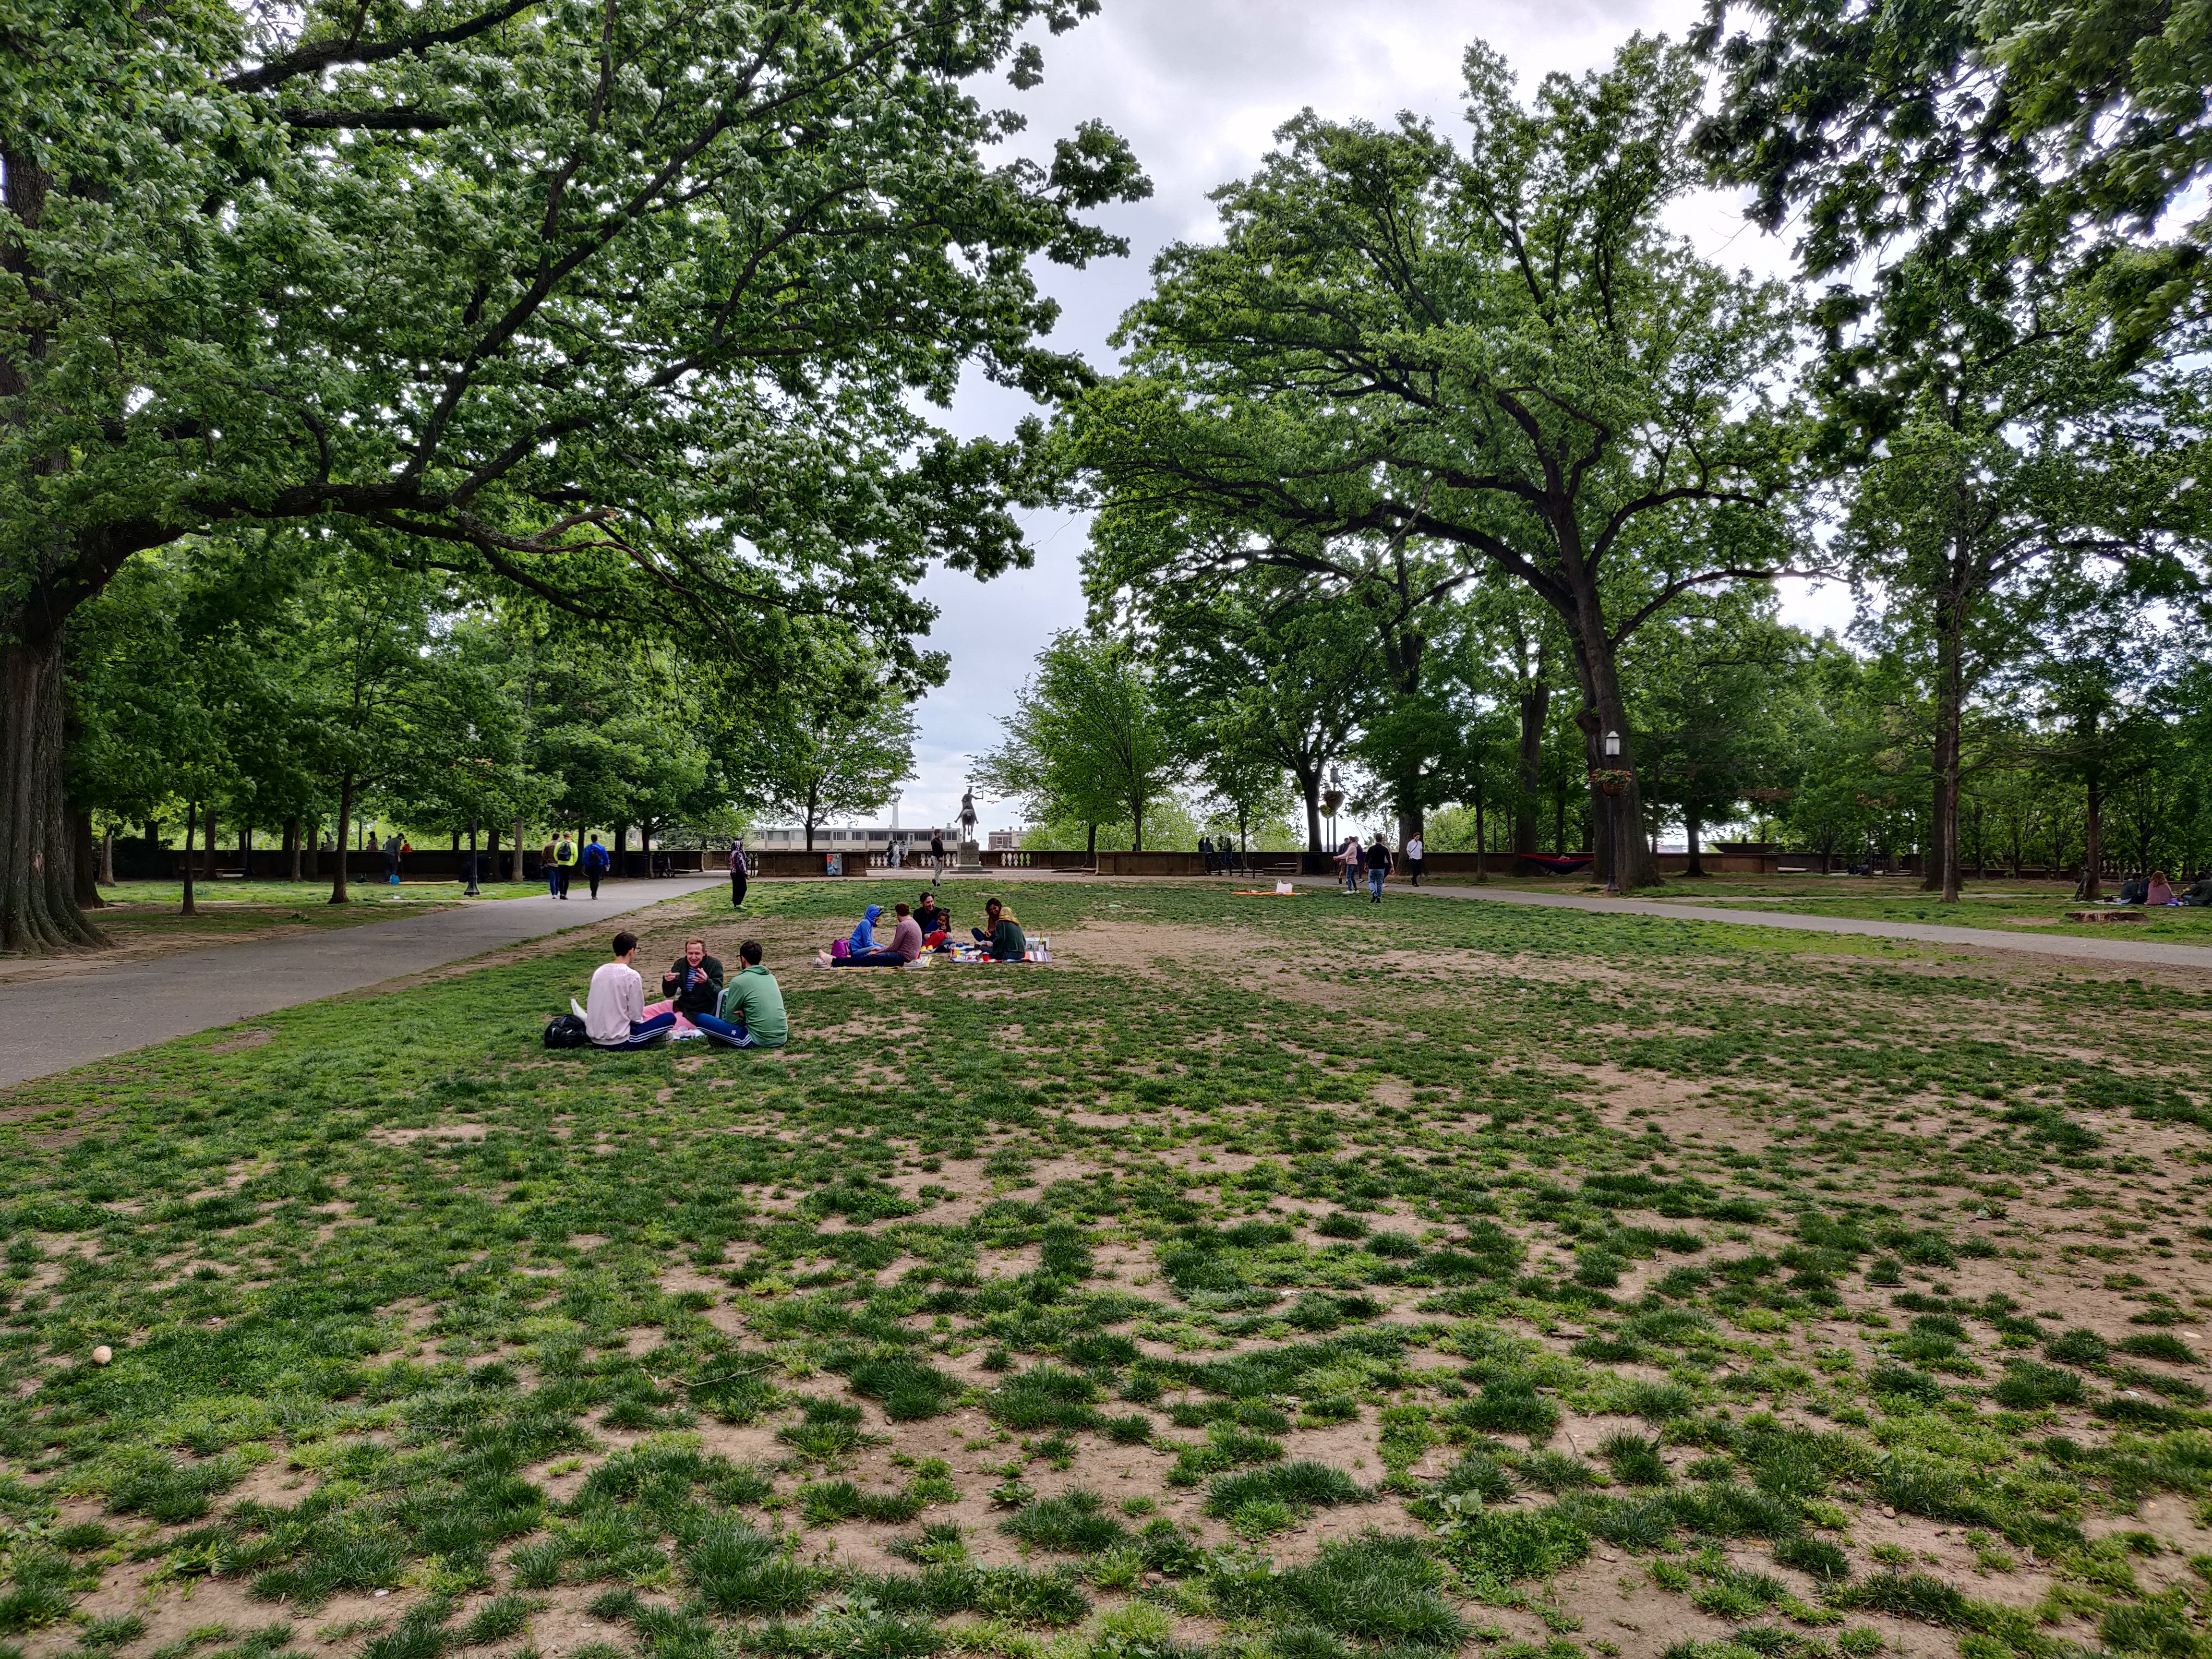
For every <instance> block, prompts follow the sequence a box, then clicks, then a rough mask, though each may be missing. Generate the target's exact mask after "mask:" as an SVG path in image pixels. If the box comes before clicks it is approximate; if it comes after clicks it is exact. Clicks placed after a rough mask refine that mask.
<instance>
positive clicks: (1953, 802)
mask: <svg viewBox="0 0 2212 1659" xmlns="http://www.w3.org/2000/svg"><path fill="white" fill-rule="evenodd" d="M1956 618H1957V611H1956V608H1955V607H1954V608H1952V610H1951V611H1949V613H1948V614H1947V615H1946V616H1945V617H1944V618H1943V623H1942V631H1941V633H1940V634H1939V635H1938V637H1937V641H1936V821H1935V823H1934V824H1933V825H1931V826H1930V827H1931V829H1933V831H1934V833H1933V834H1932V835H1931V836H1930V837H1929V840H1930V842H1931V843H1932V844H1931V847H1930V849H1929V850H1930V854H1931V859H1932V863H1933V866H1934V867H1933V868H1931V869H1929V871H1927V872H1925V878H1924V879H1923V881H1922V882H1921V886H1922V888H1923V890H1926V891H1929V892H1935V893H1940V894H1942V902H1943V903H1945V904H1956V903H1957V902H1959V744H1960V722H1961V720H1963V718H1964V714H1963V711H1962V709H1961V708H1960V703H1961V702H1962V700H1963V696H1964V691H1965V686H1964V675H1963V671H1962V665H1961V664H1960V639H1959V624H1958V621H1957V619H1956Z"/></svg>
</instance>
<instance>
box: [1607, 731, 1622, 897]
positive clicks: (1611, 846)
mask: <svg viewBox="0 0 2212 1659" xmlns="http://www.w3.org/2000/svg"><path fill="white" fill-rule="evenodd" d="M1619 761H1620V732H1607V733H1606V734H1605V763H1606V767H1607V769H1608V770H1613V769H1617V763H1618V762H1619ZM1605 834H1606V848H1605V890H1606V892H1607V894H1608V895H1610V896H1613V897H1615V898H1618V897H1619V896H1620V792H1619V791H1618V790H1617V789H1615V790H1607V792H1606V796H1605Z"/></svg>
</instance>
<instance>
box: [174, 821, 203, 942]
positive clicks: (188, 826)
mask: <svg viewBox="0 0 2212 1659" xmlns="http://www.w3.org/2000/svg"><path fill="white" fill-rule="evenodd" d="M199 821H200V804H199V803H198V802H197V801H196V800H188V801H186V802H185V902H184V908H182V909H181V910H179V912H178V913H177V914H178V915H185V916H196V915H198V914H199V905H198V902H197V894H195V893H194V891H193V890H192V884H193V866H192V855H193V854H194V853H195V852H197V848H194V847H193V845H192V835H193V832H194V831H195V830H196V829H197V828H198V827H199Z"/></svg>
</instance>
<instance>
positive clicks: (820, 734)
mask: <svg viewBox="0 0 2212 1659" xmlns="http://www.w3.org/2000/svg"><path fill="white" fill-rule="evenodd" d="M725 714H726V717H727V718H728V720H729V726H728V728H727V729H728V732H729V737H728V739H727V740H728V742H729V743H730V744H732V745H733V746H734V747H735V748H737V749H738V750H740V751H741V754H742V760H741V762H740V763H738V770H737V775H736V776H737V782H738V787H739V788H740V789H741V790H742V791H743V792H744V799H745V801H746V804H747V805H750V806H753V807H756V808H757V809H759V810H760V811H763V812H765V813H768V814H769V815H770V816H773V817H783V818H789V819H792V820H793V821H795V822H797V823H799V825H800V827H801V828H802V829H805V833H806V845H807V848H808V849H809V850H810V851H811V849H812V848H813V846H814V832H815V830H816V829H818V828H819V827H820V826H821V825H822V824H823V823H825V822H827V821H828V820H829V819H830V818H833V817H846V816H848V814H855V813H864V812H873V811H878V809H879V808H881V807H884V806H885V805H889V804H890V799H891V797H892V795H894V794H895V793H897V790H898V787H899V785H900V784H902V783H903V782H905V781H907V780H908V779H909V778H911V777H912V776H913V775H914V743H915V719H914V710H913V708H911V707H910V706H909V705H908V703H907V702H906V701H905V699H904V698H902V696H900V695H899V690H898V686H897V684H896V678H895V677H894V676H893V675H892V673H891V672H890V670H889V669H888V668H887V667H886V666H885V665H883V664H881V663H879V662H877V661H875V660H873V659H871V658H868V657H866V655H864V654H861V653H854V652H848V653H842V654H841V655H836V656H827V655H825V656H824V657H823V659H819V660H818V661H817V665H816V666H815V669H814V671H813V672H811V674H809V675H808V676H807V678H806V680H805V683H804V684H802V685H800V686H799V687H798V688H795V689H787V690H786V691H785V693H783V694H782V695H780V696H775V697H774V698H765V697H763V698H758V699H756V700H749V701H745V702H739V703H738V704H736V705H734V706H733V707H732V708H728V709H726V711H725Z"/></svg>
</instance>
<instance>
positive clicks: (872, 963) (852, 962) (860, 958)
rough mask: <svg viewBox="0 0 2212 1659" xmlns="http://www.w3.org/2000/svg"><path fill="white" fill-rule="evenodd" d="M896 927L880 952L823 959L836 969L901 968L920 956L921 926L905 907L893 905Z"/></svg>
mask: <svg viewBox="0 0 2212 1659" xmlns="http://www.w3.org/2000/svg"><path fill="white" fill-rule="evenodd" d="M892 908H893V910H894V911H895V912H896V915H897V916H898V926H897V927H894V928H892V929H891V942H890V945H888V946H886V947H885V948H884V949H883V950H880V951H854V953H853V954H852V955H851V956H849V957H829V958H825V960H828V961H829V962H830V963H831V965H832V966H834V967H838V968H903V967H905V966H906V965H907V963H909V962H912V961H913V960H914V959H915V957H919V956H920V955H921V949H922V939H921V923H920V922H918V921H915V919H914V912H913V911H912V910H910V909H908V908H907V907H906V906H905V905H903V904H900V905H895V906H893V907H892Z"/></svg>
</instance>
